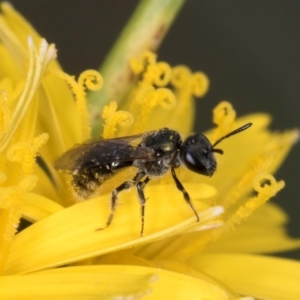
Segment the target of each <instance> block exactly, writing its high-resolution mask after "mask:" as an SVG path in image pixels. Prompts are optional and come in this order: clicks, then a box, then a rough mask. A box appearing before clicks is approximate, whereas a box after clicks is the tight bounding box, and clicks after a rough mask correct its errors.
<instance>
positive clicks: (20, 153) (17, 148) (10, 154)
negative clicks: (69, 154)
mask: <svg viewBox="0 0 300 300" xmlns="http://www.w3.org/2000/svg"><path fill="white" fill-rule="evenodd" d="M48 137H49V136H48V134H46V133H43V134H41V135H40V136H38V137H36V138H34V139H33V141H32V142H31V143H25V142H19V143H15V144H13V145H12V146H11V147H10V148H9V149H8V151H7V159H8V160H9V161H12V162H18V163H20V164H21V166H22V170H23V172H24V173H25V174H31V173H33V168H34V165H35V157H36V154H37V152H38V151H39V149H40V148H41V146H43V145H44V144H45V143H46V142H47V140H48Z"/></svg>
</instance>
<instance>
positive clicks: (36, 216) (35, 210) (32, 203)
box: [22, 193, 64, 222]
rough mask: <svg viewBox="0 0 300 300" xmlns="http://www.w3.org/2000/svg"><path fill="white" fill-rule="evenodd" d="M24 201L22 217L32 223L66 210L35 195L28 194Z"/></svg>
mask: <svg viewBox="0 0 300 300" xmlns="http://www.w3.org/2000/svg"><path fill="white" fill-rule="evenodd" d="M23 200H24V204H23V206H22V216H23V218H25V219H26V220H28V221H30V222H36V221H39V220H41V219H43V218H46V217H48V216H49V215H51V214H54V213H56V212H58V211H60V210H63V209H64V207H63V206H61V205H59V204H58V203H56V202H54V201H51V200H50V199H47V198H45V197H43V196H40V195H37V194H33V193H26V194H25V195H24V196H23Z"/></svg>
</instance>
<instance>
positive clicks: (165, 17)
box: [88, 0, 185, 137]
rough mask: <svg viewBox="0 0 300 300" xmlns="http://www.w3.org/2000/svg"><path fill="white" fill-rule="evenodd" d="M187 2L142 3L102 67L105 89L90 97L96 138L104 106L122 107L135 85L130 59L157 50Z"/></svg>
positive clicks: (161, 0)
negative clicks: (111, 102)
mask: <svg viewBox="0 0 300 300" xmlns="http://www.w3.org/2000/svg"><path fill="white" fill-rule="evenodd" d="M184 2H185V0H142V1H141V2H140V4H139V6H138V7H137V8H136V10H135V12H134V13H133V15H132V17H131V19H130V20H129V22H128V24H127V26H126V27H125V28H124V30H123V31H122V32H121V35H120V36H119V38H118V40H117V41H116V43H115V44H114V46H113V48H112V50H111V51H110V53H109V55H108V57H107V58H106V60H105V61H104V63H103V65H102V66H101V68H100V73H101V74H102V76H103V78H104V86H103V87H102V89H101V90H99V91H97V92H91V93H90V94H89V97H88V100H89V108H90V118H91V126H92V135H93V137H99V135H100V132H101V131H102V124H103V122H102V118H101V113H102V110H103V107H104V106H105V105H106V104H107V103H108V102H110V101H112V100H114V101H117V102H118V103H119V105H120V104H121V103H122V101H123V100H124V98H125V96H126V95H127V93H128V92H129V90H130V89H131V88H132V86H133V84H134V83H135V78H134V76H133V73H132V72H131V71H130V69H129V65H128V60H129V59H130V58H131V57H137V56H138V55H139V53H141V52H142V51H144V50H147V49H148V50H151V51H155V50H156V49H157V48H158V47H159V45H160V43H161V42H162V39H163V37H164V36H165V34H166V33H167V31H168V29H169V27H170V26H171V24H172V22H173V20H174V19H175V16H176V15H177V14H178V12H179V11H180V8H181V6H182V5H183V4H184Z"/></svg>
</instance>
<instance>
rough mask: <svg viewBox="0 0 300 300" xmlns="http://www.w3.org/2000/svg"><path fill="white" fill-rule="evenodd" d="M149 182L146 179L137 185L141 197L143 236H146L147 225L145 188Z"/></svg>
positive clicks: (147, 178)
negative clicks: (145, 224) (145, 227)
mask: <svg viewBox="0 0 300 300" xmlns="http://www.w3.org/2000/svg"><path fill="white" fill-rule="evenodd" d="M149 181H150V178H149V177H146V179H145V180H144V181H140V182H138V183H137V185H136V188H137V192H138V196H139V202H140V205H141V222H142V227H141V236H143V234H144V223H145V204H146V198H145V194H144V187H145V185H146V184H147V183H148V182H149Z"/></svg>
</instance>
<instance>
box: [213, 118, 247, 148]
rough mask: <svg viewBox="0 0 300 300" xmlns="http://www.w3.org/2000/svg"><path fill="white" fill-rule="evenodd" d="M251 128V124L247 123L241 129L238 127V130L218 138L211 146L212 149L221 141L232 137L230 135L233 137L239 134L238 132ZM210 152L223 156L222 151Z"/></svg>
mask: <svg viewBox="0 0 300 300" xmlns="http://www.w3.org/2000/svg"><path fill="white" fill-rule="evenodd" d="M251 126H252V123H247V124H245V125H243V126H242V127H240V128H238V129H235V130H233V131H231V132H229V133H227V134H226V135H224V136H222V137H220V138H219V139H218V140H217V141H216V142H215V143H214V144H213V145H212V147H213V148H214V147H215V146H217V145H218V144H219V143H220V142H221V141H223V140H224V139H227V138H229V137H230V136H232V135H235V134H237V133H240V132H242V131H244V130H246V129H248V128H249V127H251ZM212 151H213V152H217V153H220V154H223V151H222V150H221V149H213V150H212Z"/></svg>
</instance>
